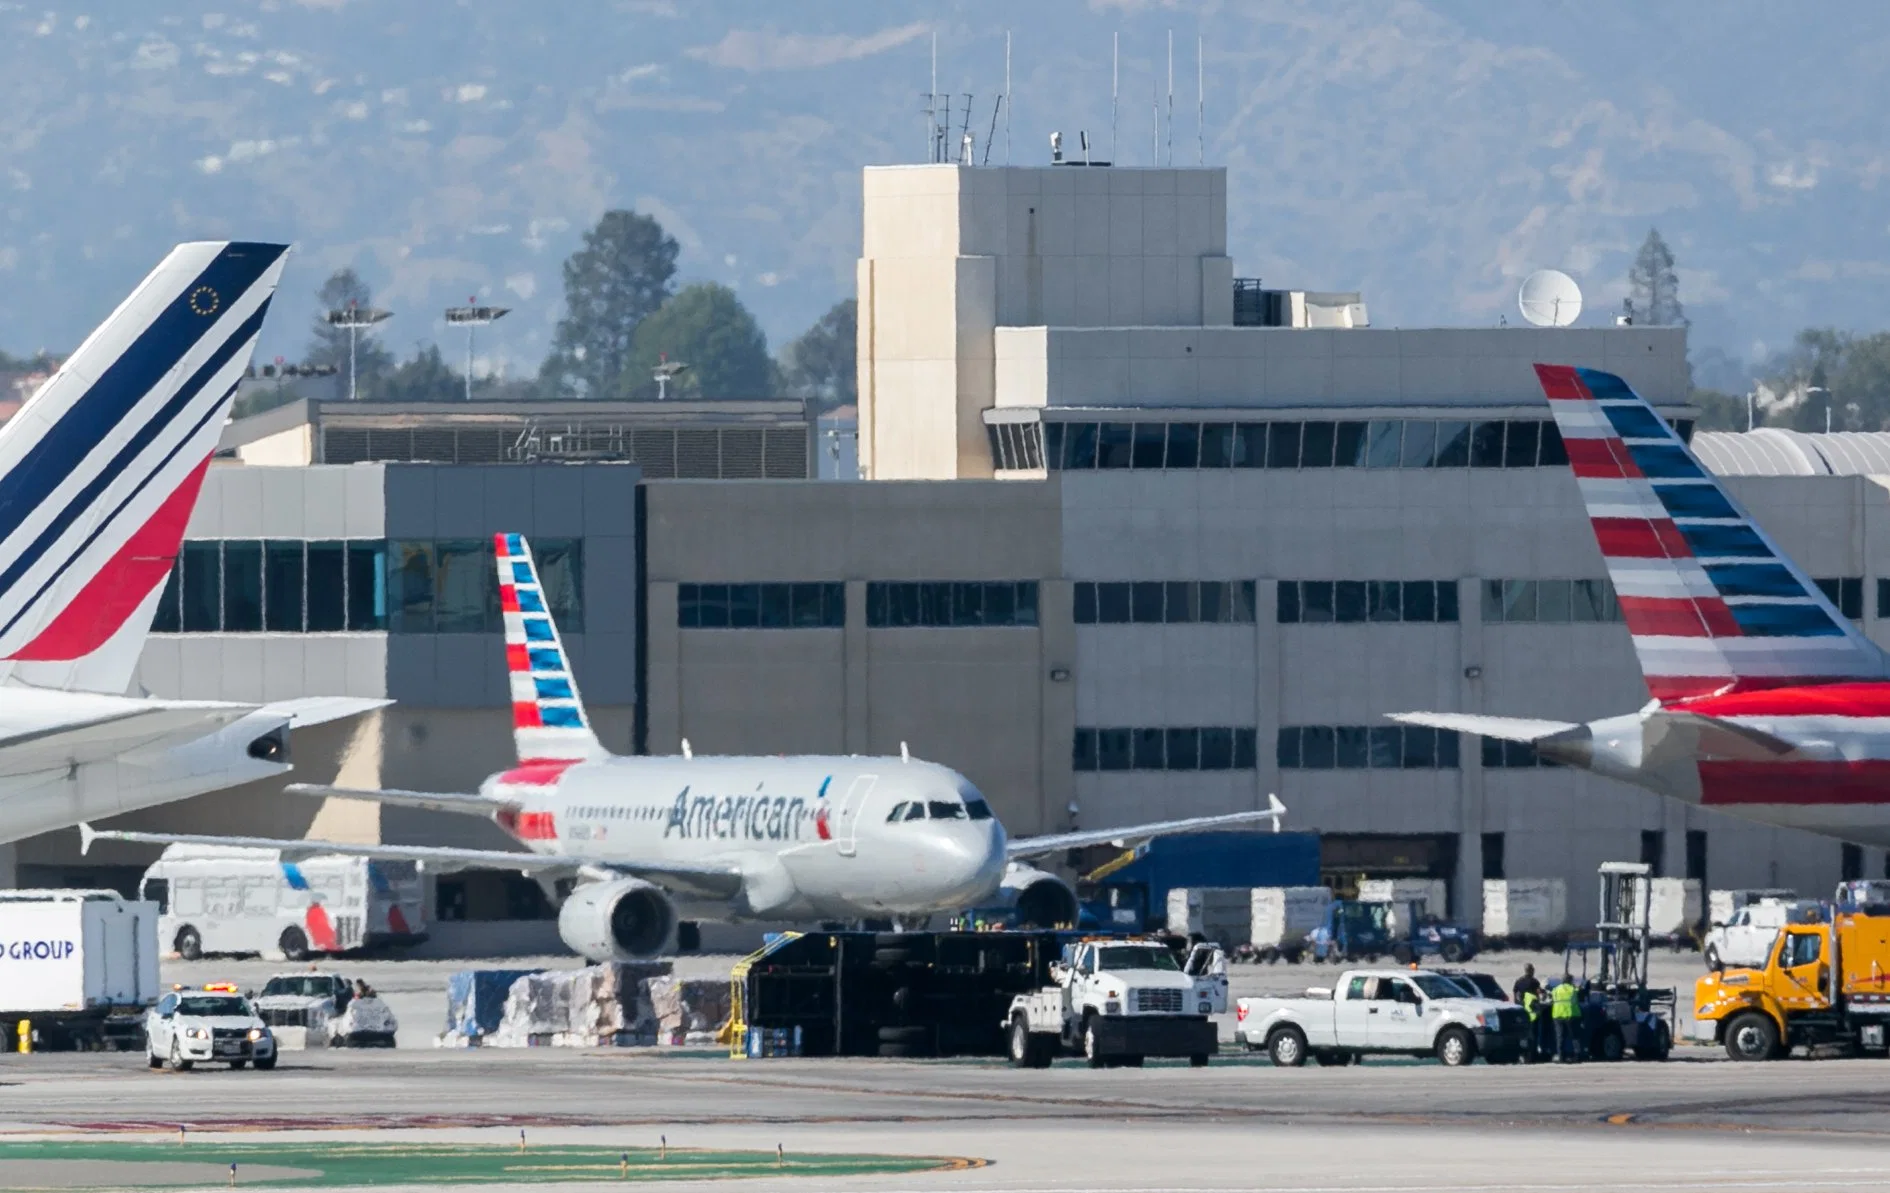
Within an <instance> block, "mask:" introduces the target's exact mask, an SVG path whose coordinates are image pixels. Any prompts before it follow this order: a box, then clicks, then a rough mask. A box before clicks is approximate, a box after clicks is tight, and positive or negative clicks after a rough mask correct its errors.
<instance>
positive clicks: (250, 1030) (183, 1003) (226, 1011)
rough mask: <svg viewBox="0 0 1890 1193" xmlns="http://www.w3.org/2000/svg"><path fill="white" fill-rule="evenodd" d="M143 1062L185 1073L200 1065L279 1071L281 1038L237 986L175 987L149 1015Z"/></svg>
mask: <svg viewBox="0 0 1890 1193" xmlns="http://www.w3.org/2000/svg"><path fill="white" fill-rule="evenodd" d="M144 1039H145V1044H144V1058H145V1060H146V1062H148V1063H149V1064H150V1066H151V1067H152V1068H154V1069H161V1068H163V1067H164V1065H165V1064H166V1063H167V1062H168V1063H169V1064H170V1066H171V1068H172V1069H173V1070H176V1071H178V1072H184V1071H186V1070H188V1069H190V1068H191V1067H192V1066H193V1065H195V1064H196V1063H197V1062H198V1061H200V1060H201V1061H213V1062H218V1063H223V1064H227V1065H229V1066H230V1067H231V1068H232V1069H240V1068H242V1067H243V1066H244V1065H247V1064H250V1063H252V1062H253V1063H254V1064H255V1066H256V1067H257V1068H259V1069H273V1068H275V1067H276V1039H275V1036H274V1035H273V1034H271V1032H270V1031H269V1027H268V1025H266V1024H265V1023H263V1021H262V1019H261V1018H259V1017H258V1016H257V1014H256V1009H255V1008H254V1007H252V1006H250V1005H249V1000H248V999H247V998H244V997H243V996H242V994H240V993H239V992H238V991H237V989H236V987H235V986H234V985H232V984H230V983H227V982H223V983H217V984H214V985H209V986H197V987H187V986H174V987H172V988H171V992H170V993H169V994H166V995H165V996H164V997H163V998H161V999H159V1000H158V1004H157V1005H156V1006H155V1007H152V1008H151V1009H150V1010H149V1011H148V1012H146V1013H145V1017H144Z"/></svg>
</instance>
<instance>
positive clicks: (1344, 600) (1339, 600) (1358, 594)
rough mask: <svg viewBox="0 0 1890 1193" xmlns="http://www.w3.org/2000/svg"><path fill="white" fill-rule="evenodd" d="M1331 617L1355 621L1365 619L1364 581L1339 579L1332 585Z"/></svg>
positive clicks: (1337, 619) (1336, 619) (1344, 620)
mask: <svg viewBox="0 0 1890 1193" xmlns="http://www.w3.org/2000/svg"><path fill="white" fill-rule="evenodd" d="M1332 594H1333V599H1332V619H1333V620H1334V621H1343V622H1357V621H1364V620H1365V582H1364V581H1362V580H1340V581H1338V582H1337V583H1335V584H1334V585H1333V586H1332Z"/></svg>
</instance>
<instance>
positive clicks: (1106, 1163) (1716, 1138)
mask: <svg viewBox="0 0 1890 1193" xmlns="http://www.w3.org/2000/svg"><path fill="white" fill-rule="evenodd" d="M1712 1055H1713V1054H1711V1053H1708V1052H1706V1051H1705V1050H1699V1051H1696V1052H1694V1053H1693V1054H1692V1056H1693V1059H1688V1060H1676V1061H1672V1062H1669V1063H1666V1064H1642V1063H1632V1062H1623V1063H1620V1064H1615V1065H1601V1064H1588V1065H1579V1066H1543V1067H1527V1068H1524V1067H1505V1068H1493V1067H1489V1066H1483V1065H1478V1066H1475V1067H1473V1068H1470V1069H1463V1070H1448V1069H1444V1068H1442V1067H1441V1066H1438V1065H1435V1064H1431V1063H1414V1062H1383V1063H1368V1064H1364V1065H1360V1066H1354V1067H1351V1068H1346V1069H1317V1068H1307V1069H1296V1070H1277V1069H1274V1068H1272V1067H1271V1066H1268V1065H1265V1064H1256V1063H1251V1062H1244V1061H1236V1062H1235V1063H1217V1064H1215V1065H1213V1066H1210V1067H1209V1068H1207V1069H1202V1070H1191V1069H1189V1068H1187V1067H1185V1066H1167V1065H1164V1066H1155V1067H1150V1068H1146V1069H1142V1070H1103V1071H1091V1070H1089V1069H1087V1068H1084V1067H1082V1066H1081V1065H1080V1064H1076V1063H1073V1062H1061V1063H1059V1064H1058V1065H1057V1066H1055V1067H1054V1068H1052V1069H1050V1070H1047V1071H1022V1072H1020V1071H1015V1070H1011V1069H1008V1068H1006V1067H1004V1066H1002V1065H1000V1064H997V1063H983V1062H929V1063H928V1062H905V1061H853V1060H834V1061H819V1060H771V1061H730V1060H728V1059H726V1058H723V1057H719V1056H716V1055H713V1054H708V1053H700V1052H695V1053H678V1052H674V1051H669V1050H652V1049H643V1050H612V1051H564V1050H549V1049H546V1050H537V1049H528V1050H518V1051H503V1052H501V1051H447V1050H441V1051H432V1052H407V1053H388V1052H380V1053H371V1052H369V1053H339V1054H330V1053H319V1054H305V1055H300V1056H298V1055H294V1054H289V1055H285V1056H284V1058H283V1062H282V1065H281V1067H280V1068H278V1069H277V1070H276V1071H275V1072H273V1073H254V1072H242V1073H231V1072H227V1071H222V1070H215V1071H198V1072H192V1073H187V1074H173V1073H169V1072H152V1071H150V1070H148V1069H146V1068H145V1067H144V1064H143V1060H142V1058H141V1057H139V1056H137V1055H136V1054H129V1055H127V1054H114V1053H104V1054H96V1053H94V1054H70V1053H68V1054H43V1055H38V1056H30V1057H18V1056H12V1057H5V1058H0V1138H19V1137H21V1136H22V1134H23V1133H27V1134H33V1135H37V1134H41V1133H59V1134H66V1133H70V1132H73V1131H83V1132H87V1133H91V1132H137V1133H153V1134H155V1135H159V1136H172V1135H174V1134H175V1132H176V1129H177V1126H178V1125H179V1124H180V1122H181V1123H188V1124H189V1126H190V1132H189V1138H190V1139H191V1140H193V1141H195V1142H194V1143H193V1144H192V1145H191V1146H193V1147H197V1146H204V1147H209V1146H211V1145H212V1144H213V1143H214V1141H216V1140H218V1139H241V1140H252V1141H253V1140H255V1139H257V1138H259V1137H276V1136H273V1135H271V1136H265V1135H263V1134H262V1133H265V1132H283V1134H282V1135H281V1136H280V1138H283V1139H302V1138H311V1137H319V1138H329V1139H335V1140H337V1141H339V1140H343V1139H350V1138H366V1137H369V1135H370V1133H371V1137H372V1138H373V1139H376V1140H386V1139H391V1138H415V1139H429V1140H442V1139H457V1140H466V1141H480V1140H483V1141H486V1142H509V1141H511V1140H513V1139H514V1138H516V1135H517V1132H518V1131H519V1130H520V1129H521V1128H523V1129H525V1130H526V1131H527V1132H529V1134H530V1136H531V1138H532V1139H534V1140H542V1141H543V1142H544V1143H546V1144H550V1143H554V1142H565V1143H590V1144H597V1145H602V1146H612V1147H642V1146H646V1145H653V1144H655V1143H656V1141H657V1139H658V1137H659V1136H665V1137H667V1139H668V1142H669V1144H670V1146H672V1147H679V1148H680V1147H715V1148H763V1149H767V1150H772V1149H773V1148H774V1146H775V1145H776V1144H777V1143H778V1144H780V1145H782V1146H783V1148H784V1149H786V1150H787V1151H789V1152H793V1151H796V1150H798V1151H804V1152H814V1151H848V1152H861V1151H872V1152H893V1153H902V1154H924V1155H936V1156H954V1157H961V1158H964V1159H966V1160H972V1161H978V1162H981V1163H982V1164H983V1165H984V1166H981V1167H972V1168H966V1169H963V1170H960V1171H951V1172H936V1173H923V1174H909V1175H904V1176H896V1177H858V1178H851V1177H850V1178H844V1179H841V1178H834V1179H828V1180H823V1181H822V1182H821V1183H822V1186H823V1187H829V1188H845V1189H855V1188H857V1189H874V1190H880V1189H884V1190H894V1189H897V1190H906V1189H912V1190H930V1189H938V1190H950V1189H961V1188H962V1189H966V1190H1006V1191H1010V1193H1019V1191H1023V1190H1036V1189H1042V1190H1074V1189H1108V1190H1158V1189H1159V1190H1170V1189H1172V1190H1196V1189H1198V1190H1229V1189H1265V1190H1297V1191H1304V1193H1311V1191H1313V1190H1333V1191H1340V1190H1344V1191H1351V1190H1374V1189H1384V1190H1443V1189H1464V1190H1484V1189H1488V1190H1495V1189H1506V1190H1508V1189H1527V1190H1573V1189H1585V1188H1595V1187H1608V1188H1612V1189H1623V1190H1638V1189H1654V1188H1663V1189H1695V1188H1707V1187H1711V1188H1715V1189H1767V1190H1798V1189H1849V1188H1865V1187H1871V1186H1881V1185H1883V1184H1885V1183H1886V1182H1890V1091H1886V1088H1885V1083H1884V1082H1883V1080H1882V1075H1883V1073H1884V1066H1885V1063H1886V1062H1883V1061H1880V1060H1877V1061H1869V1060H1832V1061H1820V1062H1807V1061H1792V1062H1776V1063H1771V1064H1760V1065H1741V1064H1735V1063H1733V1062H1730V1061H1724V1060H1718V1059H1710V1058H1711V1057H1712ZM1228 1059H1231V1058H1228ZM311 1133H315V1134H313V1135H312V1134H311ZM7 1177H8V1179H7V1181H6V1183H7V1184H8V1185H9V1186H10V1187H20V1186H21V1185H23V1184H26V1183H28V1182H27V1180H26V1174H25V1173H22V1172H16V1171H14V1170H11V1169H9V1171H8V1174H7ZM724 1187H726V1186H724ZM742 1187H744V1188H759V1189H772V1188H784V1189H785V1188H797V1187H798V1188H807V1187H808V1186H807V1185H806V1184H805V1183H801V1184H798V1185H797V1184H796V1183H795V1182H794V1181H793V1180H789V1179H784V1180H780V1181H777V1180H774V1179H773V1178H771V1177H770V1178H762V1179H759V1180H752V1181H745V1182H744V1184H743V1186H742Z"/></svg>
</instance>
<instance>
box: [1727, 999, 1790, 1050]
mask: <svg viewBox="0 0 1890 1193" xmlns="http://www.w3.org/2000/svg"><path fill="white" fill-rule="evenodd" d="M1777 1054H1778V1026H1777V1025H1776V1024H1774V1023H1773V1022H1772V1017H1771V1016H1770V1015H1767V1014H1765V1013H1764V1012H1762V1011H1746V1012H1743V1013H1742V1014H1738V1015H1735V1016H1733V1020H1732V1022H1731V1023H1728V1024H1727V1025H1726V1055H1727V1056H1730V1057H1732V1058H1733V1059H1734V1060H1771V1059H1772V1058H1773V1057H1774V1056H1776V1055H1777Z"/></svg>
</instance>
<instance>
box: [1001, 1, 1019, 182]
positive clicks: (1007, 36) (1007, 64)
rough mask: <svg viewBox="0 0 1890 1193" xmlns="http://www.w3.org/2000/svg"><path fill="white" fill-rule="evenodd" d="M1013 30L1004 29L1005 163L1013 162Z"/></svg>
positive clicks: (1014, 105)
mask: <svg viewBox="0 0 1890 1193" xmlns="http://www.w3.org/2000/svg"><path fill="white" fill-rule="evenodd" d="M1016 106H1017V105H1016V104H1014V103H1012V102H1011V31H1010V30H1009V29H1006V30H1005V31H1004V164H1005V165H1007V166H1008V165H1010V164H1011V109H1012V108H1015V107H1016Z"/></svg>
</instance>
